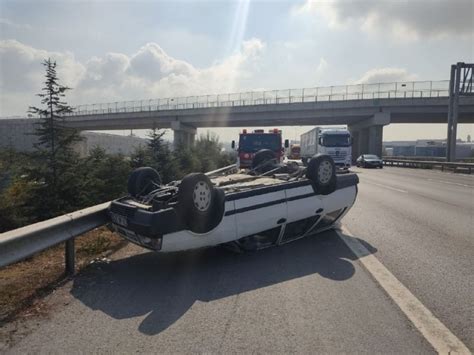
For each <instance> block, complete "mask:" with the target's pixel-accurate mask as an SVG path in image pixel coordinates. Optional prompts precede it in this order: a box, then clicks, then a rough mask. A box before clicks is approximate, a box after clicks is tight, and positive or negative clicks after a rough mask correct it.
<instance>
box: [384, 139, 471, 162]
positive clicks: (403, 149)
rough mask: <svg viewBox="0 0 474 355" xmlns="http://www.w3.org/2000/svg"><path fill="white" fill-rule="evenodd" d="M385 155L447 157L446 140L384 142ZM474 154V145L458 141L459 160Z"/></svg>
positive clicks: (457, 154)
mask: <svg viewBox="0 0 474 355" xmlns="http://www.w3.org/2000/svg"><path fill="white" fill-rule="evenodd" d="M383 148H384V151H385V153H386V154H385V155H389V156H404V157H414V156H416V157H435V158H445V157H446V140H445V139H419V140H416V141H392V142H383ZM473 152H474V143H471V142H464V141H462V140H460V139H458V141H457V143H456V157H457V158H458V159H463V158H468V157H471V156H472V154H473Z"/></svg>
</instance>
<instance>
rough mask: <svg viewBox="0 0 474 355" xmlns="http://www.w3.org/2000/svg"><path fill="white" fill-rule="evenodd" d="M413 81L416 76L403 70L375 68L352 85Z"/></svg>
mask: <svg viewBox="0 0 474 355" xmlns="http://www.w3.org/2000/svg"><path fill="white" fill-rule="evenodd" d="M415 80H417V75H415V74H411V73H409V72H408V71H407V70H406V69H403V68H375V69H371V70H369V71H367V72H365V73H364V74H363V75H362V77H361V78H360V79H358V80H356V81H355V82H354V83H355V84H373V83H393V82H401V81H415Z"/></svg>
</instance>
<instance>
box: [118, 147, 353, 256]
mask: <svg viewBox="0 0 474 355" xmlns="http://www.w3.org/2000/svg"><path fill="white" fill-rule="evenodd" d="M262 152H263V153H265V152H268V151H265V150H262V151H260V152H258V153H257V154H256V155H255V157H254V160H259V161H260V163H259V164H258V165H257V166H255V167H254V168H253V169H251V170H248V169H246V170H240V169H237V167H236V166H235V165H233V166H229V167H226V168H222V169H219V170H216V171H214V172H210V173H206V174H202V173H192V174H189V175H187V176H186V177H184V179H183V180H181V181H174V182H171V183H169V184H167V185H163V184H161V182H160V177H159V174H158V173H157V172H156V171H155V170H154V169H152V168H147V167H145V168H139V169H137V170H135V171H134V172H133V173H132V174H131V175H130V178H129V180H128V191H129V195H128V196H125V197H122V198H120V199H118V200H115V201H113V202H112V203H111V205H110V208H109V215H110V218H111V221H112V228H113V229H114V230H115V231H116V232H118V233H119V234H120V235H121V236H122V237H124V238H126V239H128V240H130V241H131V242H133V243H135V244H138V245H140V246H143V247H145V248H148V249H151V250H155V251H161V252H173V251H179V250H186V249H194V248H201V247H206V246H214V245H220V244H224V245H226V246H228V247H231V248H232V249H238V250H243V251H246V250H257V249H261V248H265V247H270V246H274V245H280V244H284V243H287V242H290V241H293V240H295V239H298V238H301V237H304V236H307V235H311V234H315V233H319V232H322V231H324V230H327V229H330V228H332V227H333V226H334V225H335V223H336V222H337V221H339V220H340V219H341V218H342V217H343V216H344V215H345V214H346V213H347V212H348V211H349V209H350V208H351V207H352V205H353V204H354V201H355V199H356V195H357V184H358V182H359V180H358V177H357V175H356V174H347V175H336V167H335V165H334V161H333V160H332V158H331V157H329V156H327V155H320V156H317V157H314V158H312V159H311V160H310V161H309V163H308V166H307V167H302V166H299V165H298V164H295V162H294V161H293V162H289V163H288V164H282V163H279V162H275V160H274V159H268V158H267V157H268V155H265V154H262ZM270 153H271V152H270ZM262 156H263V158H261V157H262ZM254 165H255V164H254Z"/></svg>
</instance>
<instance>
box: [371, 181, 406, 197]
mask: <svg viewBox="0 0 474 355" xmlns="http://www.w3.org/2000/svg"><path fill="white" fill-rule="evenodd" d="M367 182H368V183H369V184H374V185H377V186H380V187H384V188H386V189H389V190H393V191H397V192H403V193H405V194H406V193H408V191H405V190H401V189H397V188H395V187H391V186H387V185H383V184H377V183H376V182H372V181H367Z"/></svg>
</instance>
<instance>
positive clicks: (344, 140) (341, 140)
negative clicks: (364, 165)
mask: <svg viewBox="0 0 474 355" xmlns="http://www.w3.org/2000/svg"><path fill="white" fill-rule="evenodd" d="M323 145H324V146H325V147H348V146H350V145H351V136H350V135H349V134H323Z"/></svg>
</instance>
